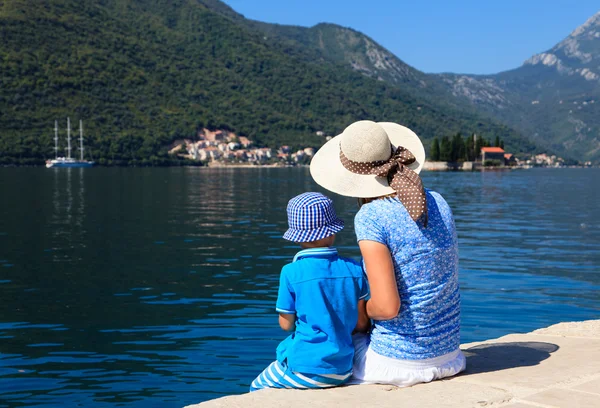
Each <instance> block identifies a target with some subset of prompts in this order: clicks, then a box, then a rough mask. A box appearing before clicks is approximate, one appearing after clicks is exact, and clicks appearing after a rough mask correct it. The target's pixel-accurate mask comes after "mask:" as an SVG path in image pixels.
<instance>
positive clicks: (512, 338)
mask: <svg viewBox="0 0 600 408" xmlns="http://www.w3.org/2000/svg"><path fill="white" fill-rule="evenodd" d="M461 348H462V349H463V351H464V352H465V355H466V356H467V370H466V371H465V372H464V373H461V374H460V375H458V376H456V377H453V378H450V379H447V380H441V381H434V382H431V383H428V384H419V385H415V386H413V387H410V388H396V387H393V386H386V385H355V386H347V387H338V388H331V389H327V390H261V391H257V392H253V393H251V394H242V395H235V396H229V397H223V398H218V399H215V400H211V401H206V402H203V403H201V404H196V405H190V406H189V407H188V408H191V407H196V408H221V407H228V408H229V407H231V408H236V407H239V408H282V407H303V408H305V407H307V406H308V407H310V408H321V407H323V408H330V407H378V408H388V407H389V408H392V407H393V408H398V407H443V408H445V407H447V408H454V407H457V408H458V407H461V408H462V407H484V406H490V405H492V406H498V407H507V408H509V407H510V408H524V407H538V408H539V407H544V408H552V407H560V408H562V407H564V408H567V407H568V408H570V407H596V406H600V403H599V402H598V401H600V320H588V321H585V322H572V323H559V324H556V325H553V326H550V327H548V328H545V329H540V330H536V331H534V332H531V333H527V334H510V335H507V336H503V337H500V338H498V339H494V340H488V341H484V342H477V343H468V344H464V345H463V346H461Z"/></svg>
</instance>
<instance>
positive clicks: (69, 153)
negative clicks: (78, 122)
mask: <svg viewBox="0 0 600 408" xmlns="http://www.w3.org/2000/svg"><path fill="white" fill-rule="evenodd" d="M70 158H71V119H69V118H67V159H70Z"/></svg>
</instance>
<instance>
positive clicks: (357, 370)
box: [348, 333, 466, 387]
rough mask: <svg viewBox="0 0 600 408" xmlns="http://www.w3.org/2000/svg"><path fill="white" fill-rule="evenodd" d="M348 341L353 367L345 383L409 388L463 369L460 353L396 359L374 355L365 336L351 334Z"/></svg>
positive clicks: (458, 351) (464, 361) (463, 364)
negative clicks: (351, 350) (349, 342)
mask: <svg viewBox="0 0 600 408" xmlns="http://www.w3.org/2000/svg"><path fill="white" fill-rule="evenodd" d="M352 341H353V343H354V366H353V373H352V378H351V379H350V381H349V382H348V384H391V385H395V386H397V387H410V386H411V385H415V384H418V383H425V382H430V381H433V380H439V379H440V378H446V377H452V376H453V375H456V374H458V373H460V372H461V371H463V370H464V369H465V367H466V359H465V356H464V354H463V353H462V351H460V350H456V351H453V352H452V353H448V354H444V355H443V356H440V357H435V358H429V359H425V360H397V359H395V358H390V357H385V356H382V355H380V354H377V353H376V352H374V351H373V350H372V349H371V347H369V336H368V335H366V334H362V333H359V334H355V335H354V336H352Z"/></svg>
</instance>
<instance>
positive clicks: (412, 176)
mask: <svg viewBox="0 0 600 408" xmlns="http://www.w3.org/2000/svg"><path fill="white" fill-rule="evenodd" d="M340 160H341V162H342V165H343V166H344V167H345V168H346V170H348V171H351V172H352V173H356V174H373V175H375V176H378V177H386V178H387V180H388V183H389V185H390V187H391V188H393V189H394V190H395V191H396V194H397V195H398V199H399V200H400V202H401V203H402V204H403V205H404V207H405V208H406V210H407V211H408V214H409V215H410V217H411V218H412V219H413V220H414V221H417V220H418V219H420V218H421V217H423V224H424V225H425V226H426V227H427V198H426V196H425V189H424V188H423V182H422V181H421V178H420V177H419V175H418V174H417V173H415V172H414V171H413V170H412V169H411V168H409V167H408V165H409V164H412V163H414V162H415V160H416V158H415V156H414V155H413V154H412V152H411V151H410V150H408V149H406V148H404V147H402V146H398V147H397V148H396V150H394V149H393V147H392V156H391V157H390V158H389V159H388V160H381V161H374V162H355V161H352V160H350V159H348V158H347V157H346V156H345V155H344V152H342V150H341V149H340Z"/></svg>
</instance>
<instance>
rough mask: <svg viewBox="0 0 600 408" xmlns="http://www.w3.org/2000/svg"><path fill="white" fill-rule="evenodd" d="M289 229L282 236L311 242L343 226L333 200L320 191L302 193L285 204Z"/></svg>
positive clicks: (331, 233)
mask: <svg viewBox="0 0 600 408" xmlns="http://www.w3.org/2000/svg"><path fill="white" fill-rule="evenodd" d="M287 215H288V225H289V229H288V230H287V231H286V232H285V234H283V238H284V239H287V240H288V241H292V242H312V241H317V240H319V239H322V238H327V237H328V236H330V235H333V234H335V233H337V232H339V231H341V230H342V229H343V228H344V221H342V220H341V219H339V218H338V217H337V215H336V214H335V209H334V208H333V202H332V201H331V200H330V199H329V198H327V197H325V196H324V195H323V194H321V193H303V194H300V195H299V196H296V197H294V198H292V199H291V200H290V201H289V203H288V206H287Z"/></svg>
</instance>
